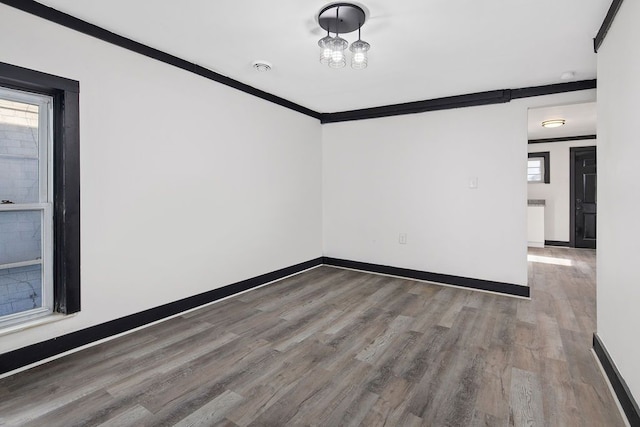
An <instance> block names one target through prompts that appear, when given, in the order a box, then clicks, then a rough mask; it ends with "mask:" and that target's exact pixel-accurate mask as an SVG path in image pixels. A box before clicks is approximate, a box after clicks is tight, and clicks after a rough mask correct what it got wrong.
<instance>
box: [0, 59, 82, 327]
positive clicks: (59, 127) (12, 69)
mask: <svg viewBox="0 0 640 427" xmlns="http://www.w3.org/2000/svg"><path fill="white" fill-rule="evenodd" d="M78 92H79V84H78V82H76V81H73V80H68V79H64V78H61V77H57V76H52V75H50V74H44V73H40V72H37V71H33V70H28V69H25V68H21V67H16V66H13V65H9V64H4V63H0V200H1V201H0V328H2V327H5V326H9V325H14V324H17V323H21V322H23V321H26V320H29V319H33V318H34V317H39V316H43V315H47V314H49V313H52V312H58V313H63V314H69V313H74V312H77V311H79V310H80V212H79V208H80V167H79V166H80V165H79V127H78V105H79V104H78V100H79V96H78Z"/></svg>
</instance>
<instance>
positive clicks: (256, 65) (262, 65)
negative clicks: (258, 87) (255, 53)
mask: <svg viewBox="0 0 640 427" xmlns="http://www.w3.org/2000/svg"><path fill="white" fill-rule="evenodd" d="M271 68H272V67H271V64H270V63H268V62H267V61H262V60H258V61H253V69H254V70H256V71H258V72H260V73H266V72H267V71H271Z"/></svg>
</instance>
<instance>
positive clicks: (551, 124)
mask: <svg viewBox="0 0 640 427" xmlns="http://www.w3.org/2000/svg"><path fill="white" fill-rule="evenodd" d="M564 124H565V120H564V119H553V120H545V121H544V122H542V127H543V128H558V127H560V126H562V125H564Z"/></svg>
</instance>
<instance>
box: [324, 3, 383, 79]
mask: <svg viewBox="0 0 640 427" xmlns="http://www.w3.org/2000/svg"><path fill="white" fill-rule="evenodd" d="M365 20H366V14H365V13H364V10H363V9H362V8H361V7H360V6H356V5H355V4H352V3H333V4H330V5H328V6H326V7H325V8H324V9H322V10H321V11H320V13H319V14H318V24H320V27H322V28H323V29H325V30H326V31H327V35H326V36H325V37H323V38H321V39H320V40H319V41H318V46H320V62H321V63H322V64H327V65H329V67H330V68H343V67H344V66H345V65H346V64H347V58H346V56H345V50H346V49H347V47H348V46H349V43H348V42H347V41H346V40H345V39H343V38H341V37H340V34H346V33H351V32H353V31H355V30H358V40H356V41H355V42H353V43H352V44H351V47H349V50H350V51H351V67H352V68H354V69H356V70H361V69H363V68H367V65H368V62H369V60H368V57H367V52H368V51H369V49H370V48H371V45H370V44H369V43H367V42H365V41H363V40H361V38H360V30H361V28H362V25H363V24H364V21H365ZM330 33H335V37H331V35H330Z"/></svg>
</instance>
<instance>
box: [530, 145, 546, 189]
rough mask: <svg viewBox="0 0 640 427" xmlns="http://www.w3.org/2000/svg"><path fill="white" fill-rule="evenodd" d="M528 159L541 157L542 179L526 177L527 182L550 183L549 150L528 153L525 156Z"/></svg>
mask: <svg viewBox="0 0 640 427" xmlns="http://www.w3.org/2000/svg"><path fill="white" fill-rule="evenodd" d="M527 158H528V159H539V158H542V159H544V160H543V162H542V163H543V166H542V168H543V177H542V181H529V179H527V183H529V184H549V183H551V168H550V167H549V163H550V162H549V151H541V152H538V153H529V156H528V157H527Z"/></svg>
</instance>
